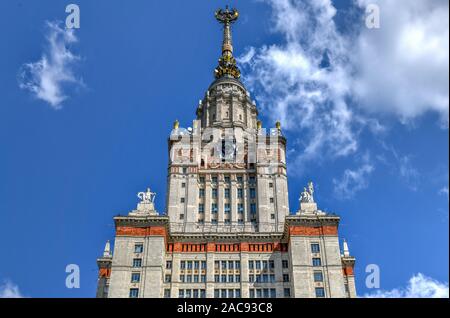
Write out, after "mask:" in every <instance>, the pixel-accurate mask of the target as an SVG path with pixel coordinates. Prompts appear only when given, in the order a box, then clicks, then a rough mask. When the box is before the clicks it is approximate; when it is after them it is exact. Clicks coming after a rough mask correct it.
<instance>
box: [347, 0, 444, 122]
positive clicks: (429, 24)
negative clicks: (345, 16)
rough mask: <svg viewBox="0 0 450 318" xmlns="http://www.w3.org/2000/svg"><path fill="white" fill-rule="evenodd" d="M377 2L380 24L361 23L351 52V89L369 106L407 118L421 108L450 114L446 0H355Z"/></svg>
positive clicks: (418, 113)
mask: <svg viewBox="0 0 450 318" xmlns="http://www.w3.org/2000/svg"><path fill="white" fill-rule="evenodd" d="M370 3H375V4H377V5H378V6H379V8H380V23H381V25H380V29H368V28H364V27H363V28H362V30H361V33H360V34H359V36H358V37H357V38H356V39H355V44H356V45H355V46H356V50H355V51H354V53H355V54H354V56H353V57H352V59H353V63H354V65H355V69H356V70H357V74H356V75H355V77H354V85H353V87H354V88H355V95H356V96H358V97H359V98H360V101H361V103H360V105H361V106H362V107H364V108H365V109H368V110H370V111H372V112H380V111H382V112H392V113H395V114H397V115H398V116H399V117H400V119H401V120H403V121H407V120H410V119H413V118H415V117H417V116H419V115H422V114H424V113H426V112H435V113H437V114H439V115H440V117H441V120H442V123H443V125H444V126H445V127H448V116H449V112H448V109H449V102H448V100H449V91H448V90H449V88H448V87H449V77H448V73H449V49H448V48H449V40H448V38H449V2H448V1H445V0H444V1H442V0H432V1H430V0H417V1H390V0H358V1H357V5H358V6H359V7H360V8H361V9H365V8H366V6H367V5H368V4H370Z"/></svg>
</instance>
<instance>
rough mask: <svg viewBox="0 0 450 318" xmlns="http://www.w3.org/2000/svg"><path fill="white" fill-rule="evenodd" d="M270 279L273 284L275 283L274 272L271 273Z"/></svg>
mask: <svg viewBox="0 0 450 318" xmlns="http://www.w3.org/2000/svg"><path fill="white" fill-rule="evenodd" d="M269 281H270V282H271V283H272V284H273V283H275V275H274V274H270V276H269Z"/></svg>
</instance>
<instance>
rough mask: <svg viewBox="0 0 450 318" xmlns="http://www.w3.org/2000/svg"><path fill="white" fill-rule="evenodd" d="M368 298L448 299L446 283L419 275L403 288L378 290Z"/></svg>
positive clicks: (368, 295) (367, 295)
mask: <svg viewBox="0 0 450 318" xmlns="http://www.w3.org/2000/svg"><path fill="white" fill-rule="evenodd" d="M364 297H368V298H449V287H448V283H442V282H439V281H437V280H434V279H432V278H430V277H427V276H425V275H423V274H421V273H419V274H417V275H414V276H413V277H411V278H410V280H409V282H408V285H407V286H406V287H405V288H395V289H392V290H387V291H385V290H381V291H380V290H378V291H377V292H375V293H371V294H366V295H364Z"/></svg>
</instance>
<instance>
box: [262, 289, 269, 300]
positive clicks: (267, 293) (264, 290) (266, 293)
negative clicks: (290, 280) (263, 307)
mask: <svg viewBox="0 0 450 318" xmlns="http://www.w3.org/2000/svg"><path fill="white" fill-rule="evenodd" d="M263 294H264V298H269V289H268V288H264V289H263Z"/></svg>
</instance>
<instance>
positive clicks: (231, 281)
mask: <svg viewBox="0 0 450 318" xmlns="http://www.w3.org/2000/svg"><path fill="white" fill-rule="evenodd" d="M228 282H229V283H234V276H233V275H228Z"/></svg>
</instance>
